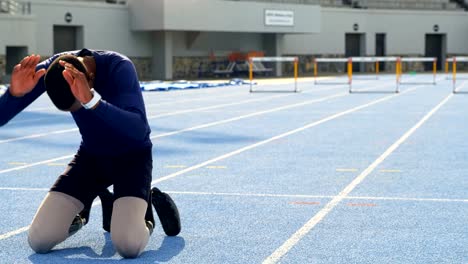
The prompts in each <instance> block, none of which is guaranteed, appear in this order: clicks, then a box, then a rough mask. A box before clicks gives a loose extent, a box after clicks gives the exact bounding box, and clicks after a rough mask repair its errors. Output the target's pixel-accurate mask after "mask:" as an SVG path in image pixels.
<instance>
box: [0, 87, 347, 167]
mask: <svg viewBox="0 0 468 264" xmlns="http://www.w3.org/2000/svg"><path fill="white" fill-rule="evenodd" d="M342 94H347V93H339V94H335V95H332V96H327V97H323V98H319V99H315V100H310V101H306V102H302V103H299V104H293V105H287V106H283V107H278V108H273V109H270V110H266V111H260V112H254V113H251V114H248V115H243V116H239V117H235V118H230V119H225V120H221V121H217V122H212V123H207V124H203V125H199V126H194V127H190V128H185V129H181V130H177V131H173V132H168V133H163V134H159V135H155V136H152V137H150V138H151V139H156V138H161V137H166V136H171V135H175V134H179V133H183V132H186V131H193V130H197V129H202V128H206V127H210V126H215V125H220V124H224V123H228V122H233V121H236V120H240V119H243V118H248V117H252V116H257V115H261V114H266V113H270V112H274V111H280V110H283V109H288V108H291V107H297V106H300V105H303V104H309V103H314V102H322V101H326V100H328V99H331V98H335V97H339V96H343V95H342ZM18 140H19V139H18ZM10 141H16V140H15V139H10ZM0 143H2V142H1V141H0ZM73 156H74V154H72V155H66V156H62V157H58V158H55V159H51V160H46V161H41V162H36V163H32V164H29V165H25V166H21V167H16V168H12V169H8V170H4V171H0V174H3V173H6V172H10V171H15V170H21V169H24V168H29V167H33V166H37V165H42V164H44V163H48V162H49V163H50V162H51V161H58V160H63V159H67V158H70V157H73Z"/></svg>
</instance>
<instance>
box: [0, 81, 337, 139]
mask: <svg viewBox="0 0 468 264" xmlns="http://www.w3.org/2000/svg"><path fill="white" fill-rule="evenodd" d="M333 89H337V88H333ZM333 89H329V90H333ZM304 93H305V92H304ZM291 95H292V94H287V95H283V94H282V95H276V96H270V97H266V98H258V99H249V100H245V101H240V102H237V103H230V104H221V105H214V106H209V107H202V108H196V109H188V110H182V111H176V112H172V113H165V114H160V115H154V116H148V120H149V119H150V118H151V119H155V118H159V117H166V116H173V115H179V114H186V113H191V112H197V111H203V110H205V109H218V108H221V107H225V106H230V105H232V104H243V103H250V102H253V101H262V100H264V101H266V100H270V99H274V98H276V97H285V96H291ZM247 101H248V102H247ZM266 113H268V112H266ZM210 124H213V123H210ZM220 124H222V123H220ZM150 125H151V124H150ZM202 126H203V125H201V126H199V127H202ZM189 130H194V129H189ZM189 130H187V131H189ZM76 131H79V129H78V128H71V129H65V130H57V131H51V132H44V133H39V134H33V135H27V136H22V137H15V138H9V139H3V140H0V144H3V143H10V142H15V141H21V140H25V139H32V138H39V137H46V136H50V135H57V134H65V133H69V132H76ZM179 131H180V130H179ZM178 133H181V132H178ZM178 133H174V134H178ZM166 134H167V135H172V134H171V132H169V133H166ZM166 134H164V135H166ZM153 137H155V136H153ZM153 137H151V138H153ZM156 137H157V136H156Z"/></svg>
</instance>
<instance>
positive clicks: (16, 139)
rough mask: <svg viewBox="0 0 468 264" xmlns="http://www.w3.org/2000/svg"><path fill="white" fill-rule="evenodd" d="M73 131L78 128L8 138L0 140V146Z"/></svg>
mask: <svg viewBox="0 0 468 264" xmlns="http://www.w3.org/2000/svg"><path fill="white" fill-rule="evenodd" d="M75 131H78V128H72V129H64V130H57V131H51V132H45V133H40V134H33V135H28V136H23V137H16V138H9V139H4V140H0V144H3V143H10V142H14V141H20V140H25V139H32V138H39V137H45V136H51V135H58V134H65V133H69V132H75Z"/></svg>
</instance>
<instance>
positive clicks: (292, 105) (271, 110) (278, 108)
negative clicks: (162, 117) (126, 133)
mask: <svg viewBox="0 0 468 264" xmlns="http://www.w3.org/2000/svg"><path fill="white" fill-rule="evenodd" d="M346 95H348V93H347V92H344V93H339V94H335V95H332V96H327V97H323V98H318V99H314V100H309V101H305V102H301V103H297V104H291V105H286V106H280V107H277V108H272V109H269V110H265V111H258V112H254V113H250V114H246V115H241V116H237V117H233V118H229V119H224V120H220V121H215V122H211V123H206V124H202V125H198V126H194V127H189V128H184V129H181V130H176V131H172V132H167V133H162V134H158V135H154V136H152V137H151V139H156V138H161V137H167V136H171V135H175V134H180V133H183V132H187V131H193V130H197V129H202V128H207V127H211V126H216V125H221V124H225V123H229V122H233V121H237V120H241V119H245V118H250V117H254V116H258V115H263V114H268V113H272V112H277V111H281V110H286V109H290V108H294V107H300V106H304V105H308V104H313V103H319V102H323V101H327V100H330V99H333V98H338V97H342V96H346Z"/></svg>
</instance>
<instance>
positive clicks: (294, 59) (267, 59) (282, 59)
mask: <svg viewBox="0 0 468 264" xmlns="http://www.w3.org/2000/svg"><path fill="white" fill-rule="evenodd" d="M254 62H294V92H298V90H297V75H298V64H299V58H298V57H251V58H249V79H250V92H252V91H253V90H252V89H253V87H252V82H253V63H254Z"/></svg>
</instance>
